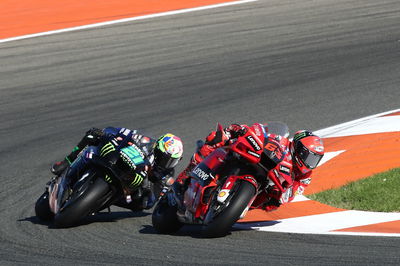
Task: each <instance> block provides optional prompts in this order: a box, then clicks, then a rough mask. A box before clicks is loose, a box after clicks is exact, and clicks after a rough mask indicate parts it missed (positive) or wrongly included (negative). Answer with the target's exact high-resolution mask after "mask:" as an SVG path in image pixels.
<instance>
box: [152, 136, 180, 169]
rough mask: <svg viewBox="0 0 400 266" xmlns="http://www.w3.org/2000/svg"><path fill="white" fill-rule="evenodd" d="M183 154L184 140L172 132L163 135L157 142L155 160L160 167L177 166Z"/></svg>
mask: <svg viewBox="0 0 400 266" xmlns="http://www.w3.org/2000/svg"><path fill="white" fill-rule="evenodd" d="M182 154H183V143H182V140H181V139H180V138H179V137H177V136H175V135H173V134H170V133H167V134H165V135H162V136H161V137H160V138H159V139H158V140H157V141H156V143H155V147H154V162H155V165H157V166H158V167H161V168H164V169H169V168H173V167H175V166H176V165H177V164H178V162H179V161H180V159H181V158H182Z"/></svg>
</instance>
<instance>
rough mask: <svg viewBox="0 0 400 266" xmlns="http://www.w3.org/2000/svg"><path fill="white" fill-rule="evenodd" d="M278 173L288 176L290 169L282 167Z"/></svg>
mask: <svg viewBox="0 0 400 266" xmlns="http://www.w3.org/2000/svg"><path fill="white" fill-rule="evenodd" d="M279 171H281V172H282V173H284V174H287V175H290V168H289V167H287V166H284V165H280V166H279Z"/></svg>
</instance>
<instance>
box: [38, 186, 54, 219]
mask: <svg viewBox="0 0 400 266" xmlns="http://www.w3.org/2000/svg"><path fill="white" fill-rule="evenodd" d="M35 214H36V217H38V218H39V220H41V221H46V222H47V221H51V220H53V218H54V213H53V212H52V211H51V210H50V205H49V192H48V191H46V192H44V193H43V194H42V196H40V197H39V198H38V200H37V201H36V204H35Z"/></svg>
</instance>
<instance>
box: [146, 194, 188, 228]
mask: <svg viewBox="0 0 400 266" xmlns="http://www.w3.org/2000/svg"><path fill="white" fill-rule="evenodd" d="M176 212H177V207H176V206H170V205H169V204H168V201H167V200H160V201H159V202H158V203H157V205H156V207H155V208H154V210H153V214H152V216H151V221H152V224H153V227H154V229H156V231H157V232H158V233H162V234H171V233H175V232H176V231H178V230H179V229H181V227H182V226H183V224H182V223H181V222H180V221H179V220H178V216H177V214H176Z"/></svg>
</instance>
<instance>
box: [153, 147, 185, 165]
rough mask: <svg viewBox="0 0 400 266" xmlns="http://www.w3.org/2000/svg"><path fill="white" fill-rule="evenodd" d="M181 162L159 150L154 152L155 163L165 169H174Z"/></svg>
mask: <svg viewBox="0 0 400 266" xmlns="http://www.w3.org/2000/svg"><path fill="white" fill-rule="evenodd" d="M179 160H180V157H179V158H173V157H172V156H171V154H169V153H165V152H162V151H161V150H159V149H155V150H154V161H155V163H156V164H157V165H158V166H159V167H162V168H164V169H169V168H174V167H175V166H176V165H177V164H178V162H179Z"/></svg>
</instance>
